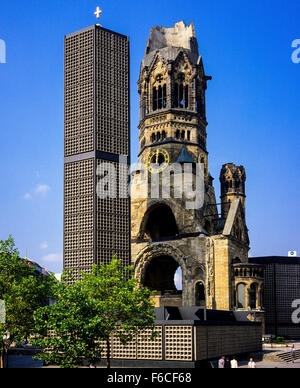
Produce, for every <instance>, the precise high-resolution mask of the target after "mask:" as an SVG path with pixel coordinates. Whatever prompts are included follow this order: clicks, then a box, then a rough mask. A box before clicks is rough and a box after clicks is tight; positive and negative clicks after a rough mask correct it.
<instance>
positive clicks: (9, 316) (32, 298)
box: [0, 236, 55, 366]
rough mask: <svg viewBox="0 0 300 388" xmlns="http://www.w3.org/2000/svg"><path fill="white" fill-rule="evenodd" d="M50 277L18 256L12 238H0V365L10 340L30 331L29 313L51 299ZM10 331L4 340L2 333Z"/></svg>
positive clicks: (22, 338) (19, 339) (23, 338)
mask: <svg viewBox="0 0 300 388" xmlns="http://www.w3.org/2000/svg"><path fill="white" fill-rule="evenodd" d="M54 284H55V279H54V276H44V275H40V274H37V273H36V271H35V269H34V268H32V267H29V266H28V265H26V263H25V261H24V260H22V259H20V255H19V252H18V250H17V249H16V247H15V243H14V240H13V238H12V237H11V236H9V238H8V240H6V241H0V299H1V300H3V301H4V303H5V310H6V319H5V323H0V341H1V360H2V363H1V365H2V366H3V358H4V353H5V351H6V350H7V349H8V348H9V346H10V345H11V344H12V342H17V343H20V342H22V341H23V340H25V339H28V338H29V337H30V336H32V335H33V334H34V319H33V313H34V311H36V310H37V309H38V308H39V307H41V306H42V305H43V304H45V302H46V300H47V299H48V298H51V296H52V295H53V294H52V287H53V285H54ZM6 333H10V337H9V339H8V340H7V341H5V343H4V342H3V336H4V335H5V334H6Z"/></svg>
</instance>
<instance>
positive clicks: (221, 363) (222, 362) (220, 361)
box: [219, 356, 225, 369]
mask: <svg viewBox="0 0 300 388" xmlns="http://www.w3.org/2000/svg"><path fill="white" fill-rule="evenodd" d="M224 368H225V357H224V356H223V357H222V358H221V359H220V360H219V369H224Z"/></svg>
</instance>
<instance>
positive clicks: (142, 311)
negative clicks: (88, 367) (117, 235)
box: [34, 258, 156, 368]
mask: <svg viewBox="0 0 300 388" xmlns="http://www.w3.org/2000/svg"><path fill="white" fill-rule="evenodd" d="M151 296H152V292H151V291H150V290H149V289H147V288H144V287H140V285H139V284H138V281H137V280H136V279H134V277H133V268H132V267H127V268H123V267H122V264H121V262H120V261H119V260H117V259H116V258H114V259H113V260H112V262H111V263H110V264H108V265H104V264H102V265H100V266H94V268H93V270H92V273H91V274H82V279H81V280H80V281H78V282H75V283H70V274H64V276H63V281H62V283H60V284H58V285H57V286H56V304H54V305H52V306H49V307H43V308H41V309H39V310H38V311H37V313H36V314H35V322H36V329H37V332H38V333H39V334H40V337H38V338H36V339H35V341H34V343H35V344H36V345H38V346H39V347H40V348H43V349H45V351H44V352H43V353H42V354H40V355H39V356H38V357H39V359H43V360H44V361H45V362H46V363H47V364H56V365H59V366H61V367H63V368H75V367H77V366H78V365H81V364H82V362H83V360H87V361H88V362H89V363H93V364H94V363H96V362H97V361H99V360H100V359H101V358H107V366H108V367H110V341H111V338H112V336H114V337H115V338H116V337H117V338H119V339H120V341H121V342H122V344H124V345H126V344H127V343H128V342H131V341H132V340H133V339H134V337H135V335H136V334H137V333H139V332H141V331H143V330H145V329H149V328H150V329H152V334H153V336H155V334H156V333H155V331H154V330H155V325H154V307H153V304H152V302H151ZM104 347H106V348H107V350H106V354H104V351H103V350H104Z"/></svg>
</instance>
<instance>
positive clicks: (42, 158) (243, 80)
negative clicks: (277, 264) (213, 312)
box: [0, 0, 300, 272]
mask: <svg viewBox="0 0 300 388" xmlns="http://www.w3.org/2000/svg"><path fill="white" fill-rule="evenodd" d="M97 5H100V6H101V8H102V10H103V16H102V22H101V24H102V25H103V26H104V27H107V28H109V29H112V30H115V31H118V32H120V33H123V34H126V35H129V36H130V39H131V81H132V83H131V88H132V90H131V103H132V105H131V109H132V123H131V131H132V159H133V161H134V160H136V155H137V153H138V130H137V124H138V94H137V86H136V82H137V79H138V75H139V66H140V61H141V59H142V57H143V54H144V48H145V45H146V40H147V37H148V35H149V32H150V28H151V27H152V26H153V25H164V26H169V27H171V26H173V24H174V22H176V21H180V20H185V22H186V23H189V22H190V21H191V20H193V21H194V23H195V27H196V33H197V38H198V42H199V48H200V53H201V55H202V56H203V59H204V64H205V68H206V72H207V74H208V75H212V76H213V80H212V81H211V82H210V83H209V88H208V92H207V116H208V121H209V126H208V149H209V152H210V158H209V159H210V167H211V172H212V175H213V176H214V177H215V179H216V180H215V188H216V193H217V195H218V196H219V181H218V178H219V172H220V169H221V167H222V164H224V163H226V162H233V163H236V164H239V165H240V164H242V165H244V166H245V167H246V170H247V176H248V180H247V195H248V198H247V216H248V227H249V229H250V237H251V247H252V250H251V255H252V256H258V255H287V252H288V250H291V249H292V250H298V251H299V253H300V238H299V237H300V236H299V218H300V211H299V209H300V205H299V194H300V193H299V191H300V182H299V168H300V165H299V151H300V147H299V143H300V135H299V129H300V115H299V111H300V109H299V104H300V87H299V85H300V82H299V81H300V64H298V65H296V64H294V63H293V62H292V61H291V55H292V51H293V49H292V47H291V45H292V41H293V40H295V39H300V23H299V15H300V1H299V0H289V1H283V0H252V1H240V0H239V1H238V0H227V1H223V0H222V1H221V0H210V1H196V0H194V1H189V0H186V1H184V2H183V1H179V0H162V1H157V0H148V1H144V0H131V1H127V2H125V1H119V0H115V1H111V0H101V1H100V0H99V3H98V2H97V1H94V0H93V1H91V0H64V1H61V0H51V1H48V2H45V1H38V0H36V1H33V0H27V1H9V2H6V1H4V0H1V13H0V39H2V40H5V42H6V45H7V63H6V64H0V88H1V89H0V90H1V93H0V130H1V143H0V144H1V152H0V179H1V180H0V182H1V190H0V239H5V238H7V236H8V234H9V233H11V234H13V236H14V237H15V240H16V244H17V246H18V248H19V249H20V252H21V254H22V255H25V253H26V249H28V252H29V256H30V257H31V258H32V259H34V260H36V261H38V262H39V263H41V264H42V265H43V266H45V267H46V268H48V269H49V270H52V271H56V272H57V271H60V270H61V261H60V258H61V256H62V221H63V214H62V203H63V197H62V196H63V37H64V35H65V34H68V33H71V32H73V31H76V30H78V29H81V28H84V27H86V26H89V25H92V24H94V23H95V18H94V16H93V12H94V10H95V9H96V6H97Z"/></svg>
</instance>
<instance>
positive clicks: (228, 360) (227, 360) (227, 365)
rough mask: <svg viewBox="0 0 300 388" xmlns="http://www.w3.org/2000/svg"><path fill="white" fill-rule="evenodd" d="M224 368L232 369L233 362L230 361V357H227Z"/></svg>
mask: <svg viewBox="0 0 300 388" xmlns="http://www.w3.org/2000/svg"><path fill="white" fill-rule="evenodd" d="M224 368H225V369H231V362H230V359H229V358H228V357H226V360H225V366H224Z"/></svg>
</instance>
